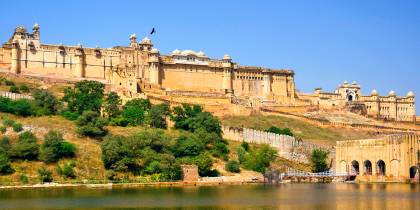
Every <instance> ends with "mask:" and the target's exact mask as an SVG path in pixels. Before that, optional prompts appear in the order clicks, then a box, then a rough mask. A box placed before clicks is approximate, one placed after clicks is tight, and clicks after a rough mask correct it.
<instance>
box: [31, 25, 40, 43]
mask: <svg viewBox="0 0 420 210" xmlns="http://www.w3.org/2000/svg"><path fill="white" fill-rule="evenodd" d="M39 29H40V27H39V24H38V23H35V24H34V26H32V31H33V37H34V39H35V40H39V38H40V33H39Z"/></svg>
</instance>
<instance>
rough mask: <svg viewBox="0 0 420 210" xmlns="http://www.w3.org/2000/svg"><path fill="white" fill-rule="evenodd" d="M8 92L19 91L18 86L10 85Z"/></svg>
mask: <svg viewBox="0 0 420 210" xmlns="http://www.w3.org/2000/svg"><path fill="white" fill-rule="evenodd" d="M9 92H12V93H20V90H19V88H18V87H16V86H14V85H13V86H10V88H9Z"/></svg>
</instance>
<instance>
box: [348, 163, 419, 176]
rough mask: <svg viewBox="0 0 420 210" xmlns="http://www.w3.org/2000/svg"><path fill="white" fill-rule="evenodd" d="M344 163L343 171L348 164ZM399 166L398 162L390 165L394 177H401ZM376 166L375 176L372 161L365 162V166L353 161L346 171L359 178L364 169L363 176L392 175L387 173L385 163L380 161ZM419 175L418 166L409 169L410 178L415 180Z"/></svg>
mask: <svg viewBox="0 0 420 210" xmlns="http://www.w3.org/2000/svg"><path fill="white" fill-rule="evenodd" d="M342 163H343V164H345V165H342V166H341V167H342V169H343V167H344V168H347V164H346V162H345V161H342ZM398 165H399V161H398V160H393V161H391V163H390V167H389V169H390V172H391V174H392V175H394V176H398V175H399V174H398ZM375 166H376V167H375V168H376V171H375V174H373V171H372V169H373V167H372V162H371V161H370V160H365V161H363V165H360V164H359V161H357V160H353V161H352V162H351V165H350V168H349V169H346V171H348V172H349V173H350V174H351V175H355V176H357V175H360V172H361V170H360V169H361V168H362V167H363V174H362V175H378V176H386V175H390V173H389V172H387V171H386V169H387V167H386V164H385V161H383V160H378V161H377V162H376V163H375ZM417 173H419V168H418V167H417V166H411V167H410V168H409V174H410V178H414V177H415V176H416V174H417Z"/></svg>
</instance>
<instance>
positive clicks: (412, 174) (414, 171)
mask: <svg viewBox="0 0 420 210" xmlns="http://www.w3.org/2000/svg"><path fill="white" fill-rule="evenodd" d="M417 173H419V170H418V168H417V166H411V167H410V179H413V178H414V177H416V175H417Z"/></svg>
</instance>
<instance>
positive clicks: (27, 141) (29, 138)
mask: <svg viewBox="0 0 420 210" xmlns="http://www.w3.org/2000/svg"><path fill="white" fill-rule="evenodd" d="M38 154H39V145H38V144H37V143H36V137H35V135H34V134H33V133H31V132H30V131H25V132H23V133H21V134H19V139H18V141H17V142H16V143H15V144H13V145H12V147H11V148H10V150H9V155H10V158H12V159H20V160H36V159H38Z"/></svg>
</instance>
